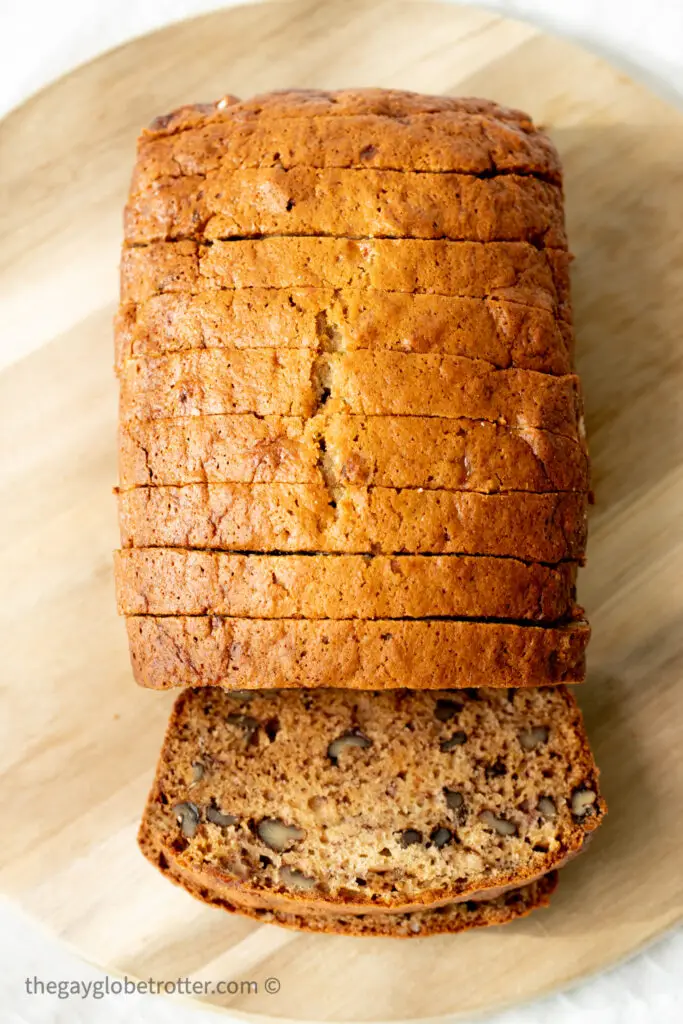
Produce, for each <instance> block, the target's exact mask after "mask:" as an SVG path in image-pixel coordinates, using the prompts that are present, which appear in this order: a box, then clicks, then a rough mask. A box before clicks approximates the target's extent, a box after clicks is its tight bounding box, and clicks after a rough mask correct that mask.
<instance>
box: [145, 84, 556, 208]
mask: <svg viewBox="0 0 683 1024" xmlns="http://www.w3.org/2000/svg"><path fill="white" fill-rule="evenodd" d="M380 92H381V95H380ZM371 94H372V96H371ZM303 95H304V94H303V93H301V92H299V93H296V94H293V93H291V92H290V93H286V94H276V96H277V99H276V100H275V99H273V98H268V97H262V98H261V100H262V101H263V102H262V103H261V105H259V104H257V103H254V102H253V101H247V102H240V101H239V100H238V99H236V98H235V97H234V96H225V97H223V99H221V100H219V101H218V102H217V103H202V104H196V105H194V106H185V107H181V108H180V109H178V110H175V111H172V112H171V113H170V114H165V115H163V116H161V117H158V118H156V119H155V120H154V122H153V123H152V125H150V127H149V129H147V130H146V131H144V132H143V133H142V135H141V137H140V139H139V142H138V159H137V163H136V167H135V174H134V177H133V190H134V191H140V190H141V189H144V188H147V187H148V186H149V185H150V184H152V183H153V182H154V181H156V180H158V179H159V178H163V177H165V176H170V177H176V176H179V175H183V174H204V175H206V174H208V173H210V172H211V171H214V170H218V169H230V168H243V167H284V168H289V167H296V166H305V167H356V168H368V167H371V168H388V169H392V168H393V169H399V170H404V169H414V170H421V171H462V172H467V173H470V174H482V175H492V174H496V173H499V172H501V173H510V172H519V173H522V174H529V175H536V176H538V177H541V178H547V179H548V180H551V181H554V182H558V183H559V182H561V179H562V169H561V166H560V160H559V156H558V154H557V150H556V149H555V147H554V146H553V144H552V142H551V141H550V139H549V138H548V136H547V135H545V134H544V133H543V132H541V131H539V130H538V129H537V128H535V126H534V125H533V123H532V121H531V119H530V117H529V116H528V115H527V114H523V113H521V112H520V111H514V110H510V109H508V108H503V107H501V106H499V105H498V104H493V103H487V102H486V101H481V100H463V99H455V98H450V99H448V100H446V98H444V97H437V98H435V99H433V100H432V102H431V103H430V104H428V103H427V102H425V101H424V99H423V98H421V97H415V96H414V97H412V98H411V99H410V100H408V99H407V98H406V96H407V94H405V93H404V94H400V98H399V94H397V93H396V92H390V91H388V90H382V91H380V90H356V91H354V92H352V91H349V90H346V91H344V92H337V93H327V94H321V93H312V92H309V93H308V94H306V99H305V100H302V96H303ZM448 103H449V104H450V105H447V104H448Z"/></svg>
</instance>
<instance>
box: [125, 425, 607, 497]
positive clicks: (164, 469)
mask: <svg viewBox="0 0 683 1024" xmlns="http://www.w3.org/2000/svg"><path fill="white" fill-rule="evenodd" d="M323 449H324V450H323ZM326 480H328V481H330V480H337V481H338V482H339V483H341V484H355V485H362V486H375V487H399V488H400V487H425V488H429V489H431V490H442V489H443V490H463V491H482V492H486V493H493V492H497V491H532V492H535V493H543V492H545V491H587V490H588V488H589V466H588V456H587V454H586V450H585V446H584V445H583V444H580V443H577V442H576V441H574V440H572V439H571V438H567V437H562V436H561V435H559V434H552V433H549V432H547V431H543V430H534V429H526V428H522V429H517V428H512V427H505V426H502V425H500V424H498V423H486V422H483V421H471V420H452V419H448V420H447V419H441V418H438V417H430V418H420V417H415V416H375V417H363V416H345V415H343V414H333V415H326V414H323V415H320V416H316V417H315V418H314V419H313V420H305V419H303V418H302V417H295V416H265V417H257V416H253V415H232V416H212V417H210V418H199V417H183V418H179V419H172V420H155V421H152V422H146V423H142V422H139V421H134V420H128V421H125V422H122V423H121V425H120V430H119V481H120V486H121V488H122V489H123V490H128V489H130V488H132V487H141V486H147V485H152V486H160V485H167V484H171V485H183V484H190V483H286V484H289V483H292V484H299V483H301V484H305V483H310V484H318V485H321V484H324V483H325V481H326Z"/></svg>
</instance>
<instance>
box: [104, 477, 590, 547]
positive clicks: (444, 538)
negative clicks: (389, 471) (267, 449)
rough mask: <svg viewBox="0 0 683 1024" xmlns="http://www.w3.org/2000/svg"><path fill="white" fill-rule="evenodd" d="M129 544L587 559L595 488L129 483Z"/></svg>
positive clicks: (125, 509)
mask: <svg viewBox="0 0 683 1024" xmlns="http://www.w3.org/2000/svg"><path fill="white" fill-rule="evenodd" d="M118 500H119V524H120V529H121V546H122V547H124V548H128V547H164V548H167V547H172V548H209V549H216V550H221V549H222V550H225V551H257V552H262V553H265V552H271V551H291V552H305V551H311V552H330V551H332V552H334V551H336V552H339V553H345V554H389V555H391V554H397V553H406V554H448V553H452V554H466V555H507V556H509V557H511V558H520V559H522V560H523V561H526V562H562V561H566V560H569V561H576V560H581V559H582V558H583V555H584V550H585V542H586V506H587V498H586V495H585V494H576V493H571V492H569V493H565V494H528V493H518V494H517V493H514V494H479V493H478V492H470V491H432V490H427V489H423V488H419V487H418V488H407V489H404V490H395V489H393V488H389V487H357V486H346V487H343V488H333V490H332V493H330V490H328V488H327V487H325V486H321V485H315V484H209V485H206V484H189V485H188V486H187V487H137V488H136V489H135V490H132V491H121V492H120V493H119V496H118Z"/></svg>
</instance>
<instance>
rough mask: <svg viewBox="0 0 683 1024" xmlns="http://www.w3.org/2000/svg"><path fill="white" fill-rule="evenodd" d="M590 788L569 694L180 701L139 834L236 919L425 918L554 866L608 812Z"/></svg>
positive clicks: (258, 696) (201, 696)
mask: <svg viewBox="0 0 683 1024" xmlns="http://www.w3.org/2000/svg"><path fill="white" fill-rule="evenodd" d="M247 697H248V698H249V699H248V700H247V699H246V698H247ZM454 729H455V730H456V732H455V733H454ZM351 736H353V737H355V738H356V739H357V740H360V741H362V742H361V743H360V744H358V743H357V744H354V745H352V746H345V747H343V748H341V747H340V746H339V744H338V743H337V742H336V740H340V739H342V738H346V739H348V738H349V737H351ZM455 738H457V744H456V745H455V746H454V745H453V742H452V740H453V739H455ZM331 741H332V742H331ZM598 776H599V773H598V770H597V768H596V765H595V761H594V759H593V756H592V753H591V750H590V746H589V744H588V740H587V737H586V733H585V729H584V726H583V722H582V718H581V714H580V711H579V709H578V707H577V705H576V702H575V700H574V699H573V697H572V695H571V694H570V693H569V692H568V690H567V689H566V687H564V686H559V687H551V688H547V687H546V688H542V689H529V690H520V689H515V690H511V691H509V692H505V691H501V690H491V689H488V690H470V691H458V692H455V693H454V692H453V691H443V690H442V691H438V690H437V691H416V690H410V691H407V690H393V691H391V692H385V693H381V692H377V691H374V692H370V693H368V692H366V693H362V694H359V693H351V692H349V691H347V690H338V689H333V690H318V691H308V692H302V691H294V690H280V691H271V692H267V691H253V692H252V693H251V694H245V693H241V694H231V693H230V692H229V691H226V690H219V689H216V688H213V689H211V688H209V689H204V688H197V689H194V690H186V691H184V693H183V694H181V695H180V697H179V698H178V699H177V701H176V704H175V707H174V711H173V714H172V716H171V721H170V723H169V727H168V730H167V734H166V740H165V743H164V748H163V750H162V753H161V756H160V760H159V764H158V767H157V773H156V780H155V783H154V785H153V787H152V791H151V793H150V796H149V799H148V802H147V807H146V810H145V814H144V818H143V826H142V834H145V833H146V834H147V836H148V837H151V840H152V841H153V843H154V845H155V847H156V849H157V850H159V851H160V852H161V853H162V854H163V855H164V857H165V858H166V860H167V863H171V864H173V865H174V866H176V867H178V868H180V869H181V870H183V871H186V872H189V873H190V874H191V876H192V878H193V879H194V881H195V882H198V883H203V884H205V885H207V886H209V888H211V889H215V888H216V887H219V888H220V890H221V892H222V893H224V894H225V895H227V896H228V898H229V899H230V900H231V901H234V902H236V903H238V904H239V905H241V906H245V907H252V908H256V907H265V906H267V907H270V908H271V909H277V910H281V911H284V912H290V913H299V912H304V913H322V912H326V913H333V914H336V913H343V914H344V915H354V914H360V915H365V914H373V915H374V914H382V913H385V912H387V911H391V912H407V911H416V910H417V911H419V910H423V909H427V908H432V909H433V908H435V907H437V906H439V905H445V904H450V903H453V902H459V901H467V900H471V899H490V898H495V897H497V896H499V895H500V894H501V893H503V892H505V891H506V890H508V889H511V888H514V887H518V886H520V885H523V884H527V883H529V882H532V881H534V880H536V879H538V878H540V877H542V876H543V875H545V874H546V873H547V872H548V871H550V870H553V869H555V868H557V867H561V866H562V865H563V864H564V863H566V862H567V861H568V860H569V859H571V858H572V857H573V856H575V855H576V854H577V853H579V852H580V851H581V850H582V848H584V847H585V845H586V842H587V841H588V839H589V838H590V836H591V835H592V834H593V832H594V830H595V829H596V828H597V827H598V826H599V824H600V822H601V820H602V818H603V816H604V814H605V812H606V807H605V803H604V800H603V799H602V797H601V796H600V790H599V786H598ZM454 795H459V798H460V799H459V801H458V802H457V803H456V802H452V801H451V797H452V796H454ZM188 802H189V803H188ZM181 812H182V813H181ZM217 812H218V818H217V817H216V813H217ZM492 814H493V818H494V819H495V821H493V822H492V820H491V815H492ZM496 822H497V823H498V824H500V825H502V824H503V823H505V824H506V827H505V828H504V829H499V828H498V827H496ZM266 823H270V825H269V827H268V828H267V830H263V829H262V827H261V826H262V825H264V824H266ZM188 825H189V828H187V827H186V826H188ZM271 825H275V826H276V833H275V835H273V834H272V828H271V827H270V826H271ZM278 825H279V826H282V827H284V828H285V830H286V831H285V835H282V834H280V835H278V834H277V833H278V832H279V831H280V829H279V828H277V826H278ZM444 831H445V832H446V833H447V834H446V835H443V832H444ZM438 833H441V835H439V834H438Z"/></svg>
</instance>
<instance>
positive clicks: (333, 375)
mask: <svg viewBox="0 0 683 1024" xmlns="http://www.w3.org/2000/svg"><path fill="white" fill-rule="evenodd" d="M320 408H324V409H325V410H327V411H330V412H337V411H341V412H346V413H351V414H358V415H362V416H384V415H397V416H440V417H445V418H460V417H465V418H468V419H477V420H479V419H481V420H490V421H494V422H499V423H506V424H510V425H513V426H518V427H537V428H539V429H541V430H550V431H552V432H554V433H557V434H563V435H565V436H567V437H570V438H573V439H575V440H578V439H579V438H581V437H582V431H583V428H582V399H581V393H580V389H579V379H578V377H576V376H573V375H567V376H564V377H552V376H549V375H548V374H543V373H536V372H535V371H534V370H499V369H496V368H492V366H491V364H490V363H487V362H485V361H484V360H481V359H479V360H474V359H464V358H462V357H461V356H448V355H435V354H431V353H430V354H422V353H414V352H410V353H404V352H363V351H361V352H344V353H341V352H339V353H329V354H325V355H322V356H316V355H315V353H314V352H312V351H311V350H310V349H285V350H283V351H278V350H277V349H258V350H253V349H249V350H236V351H232V352H224V351H221V350H219V349H212V350H209V349H201V350H197V351H193V352H183V353H173V354H171V355H168V356H160V357H158V358H156V359H149V360H129V361H128V362H127V363H126V364H125V366H124V368H123V371H122V374H121V418H122V419H123V420H126V419H133V418H137V419H155V418H166V417H173V416H213V415H221V414H226V413H250V412H251V413H257V414H259V415H264V416H267V415H281V416H298V415H301V416H311V415H313V414H314V413H315V412H316V411H317V410H318V409H320Z"/></svg>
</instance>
